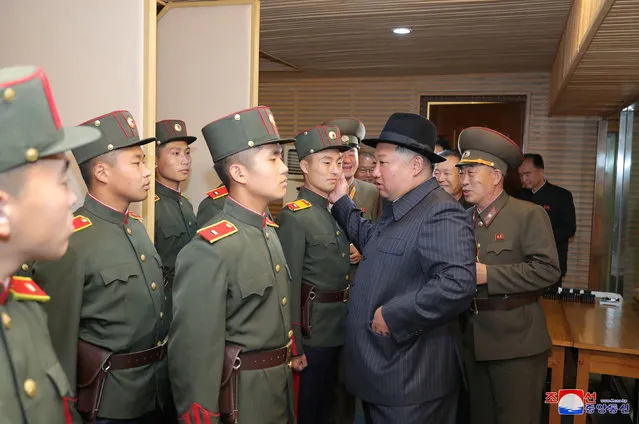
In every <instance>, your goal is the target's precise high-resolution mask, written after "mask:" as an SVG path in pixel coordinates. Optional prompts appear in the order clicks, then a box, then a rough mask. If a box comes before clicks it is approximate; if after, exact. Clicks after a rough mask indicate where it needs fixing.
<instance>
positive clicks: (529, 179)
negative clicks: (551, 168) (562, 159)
mask: <svg viewBox="0 0 639 424" xmlns="http://www.w3.org/2000/svg"><path fill="white" fill-rule="evenodd" d="M519 179H520V180H521V185H522V186H523V187H524V188H528V189H533V188H535V187H537V186H539V185H540V184H541V183H542V181H543V180H544V170H543V169H537V168H535V166H534V165H533V161H532V159H526V160H524V162H523V163H522V164H521V165H520V166H519Z"/></svg>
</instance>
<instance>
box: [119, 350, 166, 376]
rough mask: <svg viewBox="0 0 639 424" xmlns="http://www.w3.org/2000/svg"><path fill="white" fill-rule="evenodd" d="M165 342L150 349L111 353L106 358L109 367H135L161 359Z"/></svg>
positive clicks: (164, 353) (163, 356) (124, 368)
mask: <svg viewBox="0 0 639 424" xmlns="http://www.w3.org/2000/svg"><path fill="white" fill-rule="evenodd" d="M166 351H167V343H163V344H162V345H160V346H155V347H152V348H151V349H146V350H141V351H139V352H132V353H118V354H114V355H111V357H110V358H109V360H108V364H109V369H111V370H126V369H129V368H137V367H141V366H144V365H149V364H152V363H154V362H158V361H161V360H162V359H164V358H165V357H166Z"/></svg>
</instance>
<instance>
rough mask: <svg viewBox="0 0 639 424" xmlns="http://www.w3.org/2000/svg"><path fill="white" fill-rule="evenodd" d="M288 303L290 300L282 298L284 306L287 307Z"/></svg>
mask: <svg viewBox="0 0 639 424" xmlns="http://www.w3.org/2000/svg"><path fill="white" fill-rule="evenodd" d="M287 303H288V299H287V298H285V297H283V298H282V306H286V304H287Z"/></svg>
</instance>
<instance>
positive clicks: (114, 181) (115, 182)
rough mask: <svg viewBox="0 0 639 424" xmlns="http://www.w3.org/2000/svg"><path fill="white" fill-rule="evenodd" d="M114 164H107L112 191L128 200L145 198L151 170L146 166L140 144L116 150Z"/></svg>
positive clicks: (149, 183)
mask: <svg viewBox="0 0 639 424" xmlns="http://www.w3.org/2000/svg"><path fill="white" fill-rule="evenodd" d="M115 159H116V160H115V166H109V168H110V174H111V177H110V179H109V183H110V184H111V186H112V189H113V190H114V192H115V193H116V194H117V195H119V197H121V198H122V199H126V200H127V201H129V202H139V201H141V200H144V199H146V196H147V192H148V191H149V188H150V187H151V180H150V177H151V172H150V171H149V169H148V168H147V167H146V164H145V159H146V156H145V154H144V151H143V150H142V147H141V146H133V147H127V148H124V149H120V150H118V151H116V158H115Z"/></svg>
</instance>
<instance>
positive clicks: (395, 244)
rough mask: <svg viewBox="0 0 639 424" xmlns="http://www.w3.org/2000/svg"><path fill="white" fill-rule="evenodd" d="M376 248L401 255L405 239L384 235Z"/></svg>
mask: <svg viewBox="0 0 639 424" xmlns="http://www.w3.org/2000/svg"><path fill="white" fill-rule="evenodd" d="M377 250H379V251H380V252H384V253H388V254H390V255H394V256H403V255H404V251H405V250H406V240H402V239H398V238H394V237H384V238H382V239H381V240H380V241H379V244H378V245H377Z"/></svg>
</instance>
